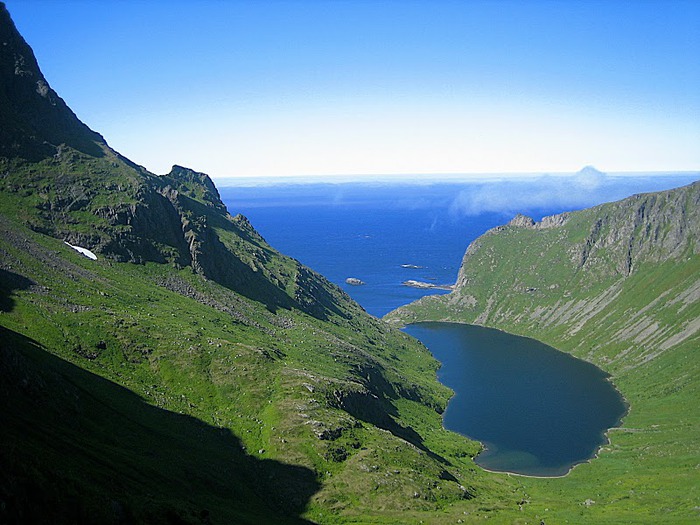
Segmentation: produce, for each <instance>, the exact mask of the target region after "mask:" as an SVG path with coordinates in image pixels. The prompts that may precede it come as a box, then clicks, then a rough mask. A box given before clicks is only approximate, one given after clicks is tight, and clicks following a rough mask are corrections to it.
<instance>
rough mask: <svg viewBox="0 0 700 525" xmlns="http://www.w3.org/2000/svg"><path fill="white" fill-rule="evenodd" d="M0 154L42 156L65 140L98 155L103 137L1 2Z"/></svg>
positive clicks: (56, 149) (51, 153)
mask: <svg viewBox="0 0 700 525" xmlns="http://www.w3.org/2000/svg"><path fill="white" fill-rule="evenodd" d="M0 79H2V82H0V156H4V157H11V156H19V157H23V158H25V159H28V160H34V161H38V160H41V159H43V158H46V157H50V156H52V155H55V154H56V153H57V151H58V147H59V145H61V144H66V145H68V146H70V147H72V148H74V149H76V150H78V151H81V152H83V153H87V154H90V155H94V156H100V155H101V154H102V152H101V148H102V147H103V146H105V145H106V143H105V140H104V138H102V136H101V135H100V134H98V133H95V132H94V131H92V130H91V129H90V128H88V127H87V126H86V125H85V124H83V123H82V122H81V121H80V120H78V118H77V117H76V116H75V114H74V113H73V111H71V109H70V108H69V107H68V106H67V105H66V103H65V102H64V101H63V99H61V97H59V96H58V94H56V92H55V91H54V90H53V89H51V86H50V85H49V83H48V82H47V81H46V79H45V78H44V75H43V74H42V73H41V70H40V69H39V65H38V64H37V61H36V58H35V57H34V52H33V51H32V49H31V48H30V47H29V46H28V45H27V43H26V42H25V41H24V39H23V38H22V36H21V35H20V34H19V33H18V32H17V29H16V28H15V25H14V23H13V22H12V19H11V18H10V14H9V13H8V11H7V8H6V7H5V4H4V3H0Z"/></svg>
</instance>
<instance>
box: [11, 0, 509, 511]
mask: <svg viewBox="0 0 700 525" xmlns="http://www.w3.org/2000/svg"><path fill="white" fill-rule="evenodd" d="M0 36H2V42H5V43H7V45H5V46H3V48H2V52H3V54H2V56H1V57H0V60H1V61H2V64H1V65H0V66H1V67H0V124H1V125H2V126H1V128H0V130H1V131H0V231H1V232H2V235H0V332H1V334H0V335H1V337H0V350H1V352H0V392H2V396H0V410H1V411H2V412H1V413H2V416H3V424H2V425H0V464H2V466H3V468H2V469H0V522H2V523H24V522H29V521H31V522H35V523H143V522H147V523H163V524H166V523H167V524H182V523H193V524H197V523H255V524H259V523H290V524H291V523H309V522H319V523H326V522H336V523H337V522H353V521H357V519H360V520H365V519H372V520H375V521H379V522H386V523H401V522H404V521H405V520H406V519H413V520H420V519H432V517H433V516H435V513H436V512H437V513H439V512H442V511H445V510H449V509H450V507H451V506H453V505H456V506H457V507H458V508H459V510H456V508H455V510H454V511H450V513H452V514H454V513H461V512H465V511H466V509H469V512H475V513H477V514H479V513H482V512H488V511H481V510H479V508H481V507H488V509H489V510H490V509H493V508H505V509H511V508H515V507H516V505H515V501H516V500H518V499H519V498H520V499H521V498H522V496H521V495H520V494H519V493H518V490H517V487H512V486H511V485H510V484H508V483H503V482H497V481H494V480H490V479H488V478H487V476H486V475H485V474H484V473H481V472H479V471H478V470H476V469H475V467H474V464H473V462H472V461H471V457H472V456H473V455H475V454H476V452H477V451H478V450H479V444H477V443H475V442H472V441H469V440H467V439H466V438H463V437H461V436H458V435H453V434H450V433H448V432H446V431H445V430H444V429H443V428H442V427H441V424H440V414H441V412H442V411H443V410H444V407H445V405H446V402H447V399H448V398H449V395H450V393H449V390H448V389H447V388H445V387H443V386H442V385H440V384H439V383H438V382H437V380H436V378H435V370H436V368H437V363H436V362H435V360H434V359H433V358H432V357H431V356H430V354H429V352H427V350H426V349H425V348H424V347H422V346H421V345H420V344H418V343H417V342H416V341H415V340H412V339H411V338H409V337H408V336H406V335H405V334H402V333H401V332H399V331H397V330H394V329H392V328H390V327H388V326H387V325H385V324H384V323H383V322H381V321H379V320H377V319H376V318H374V317H371V316H370V315H368V314H367V313H366V312H365V311H364V310H363V309H362V308H361V307H360V306H359V305H357V304H356V303H355V302H354V301H352V300H351V299H350V297H349V296H347V294H345V293H344V292H343V291H342V290H341V289H340V288H339V287H338V286H336V285H334V284H332V283H330V282H329V281H328V280H327V279H325V278H324V277H323V276H321V275H319V274H317V273H316V272H314V271H313V270H311V269H309V268H307V267H305V266H303V265H302V264H301V263H299V261H296V260H294V259H292V258H290V257H287V256H284V255H282V254H280V253H279V252H278V251H277V250H275V249H274V248H272V247H271V246H270V245H269V244H268V243H267V242H266V241H265V240H264V239H263V238H262V236H260V234H259V233H258V232H257V231H256V230H255V229H254V227H253V226H252V225H251V224H250V222H249V221H248V220H247V219H246V218H245V217H243V216H241V215H236V216H232V215H231V214H229V213H228V211H227V209H226V207H225V206H224V205H223V203H222V202H221V199H220V196H219V194H218V191H217V189H216V186H215V185H214V184H213V182H212V181H211V179H210V178H209V177H208V176H207V175H205V174H203V173H200V172H197V171H195V170H191V169H189V168H185V167H182V166H179V165H175V166H173V168H172V170H171V172H170V173H168V174H166V175H155V174H152V173H150V172H148V171H147V170H146V169H144V168H143V167H141V166H138V165H137V164H136V163H134V162H132V161H130V160H128V159H126V158H125V157H123V156H122V155H120V154H119V153H118V152H116V151H114V150H112V149H111V148H110V147H109V145H108V144H107V142H106V141H105V140H104V138H103V137H101V135H99V134H97V133H95V132H93V131H92V130H90V129H89V128H88V127H87V126H86V125H85V124H83V123H82V122H80V120H79V119H78V118H77V117H76V116H75V114H74V113H73V112H72V111H71V110H70V109H69V108H68V106H67V105H66V104H65V103H64V102H63V101H62V100H61V99H60V97H58V95H57V94H56V93H55V92H54V91H52V90H51V88H50V86H49V84H48V82H47V81H46V79H45V78H44V77H43V75H42V74H41V71H40V70H39V68H38V65H37V64H36V60H35V58H34V55H33V53H32V52H31V49H30V48H29V46H28V45H27V44H26V42H25V41H24V40H23V39H22V37H21V36H20V35H19V34H18V33H17V31H16V28H15V26H14V24H13V23H12V21H11V19H10V17H9V14H8V12H7V10H6V8H5V6H4V5H2V7H1V8H0ZM16 66H17V67H16ZM66 242H68V243H69V244H71V245H73V246H78V247H81V248H85V249H89V250H90V251H92V252H94V253H95V254H96V255H97V259H96V260H92V259H88V258H86V257H84V256H83V255H81V254H80V253H77V252H76V251H75V250H74V249H73V248H71V247H69V246H66V244H65V243H66ZM477 500H478V501H477ZM358 516H359V518H358ZM445 519H448V518H445ZM449 519H450V520H451V518H449ZM451 521H452V520H451Z"/></svg>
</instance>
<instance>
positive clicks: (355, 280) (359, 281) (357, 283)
mask: <svg viewBox="0 0 700 525" xmlns="http://www.w3.org/2000/svg"><path fill="white" fill-rule="evenodd" d="M345 283H346V284H350V285H352V286H362V285H363V284H366V283H365V282H364V281H363V280H362V279H358V278H357V277H348V278H347V279H345Z"/></svg>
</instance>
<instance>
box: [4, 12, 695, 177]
mask: <svg viewBox="0 0 700 525" xmlns="http://www.w3.org/2000/svg"><path fill="white" fill-rule="evenodd" d="M6 5H7V7H8V9H9V11H10V13H11V15H12V16H13V19H14V20H15V23H16V25H17V27H18V28H19V30H20V32H21V33H22V34H23V36H24V37H25V39H26V40H27V41H28V43H29V44H30V45H31V46H32V47H33V49H34V51H35V54H36V55H37V58H38V60H39V63H40V66H41V67H42V70H43V72H44V74H45V76H46V77H47V79H48V81H49V83H50V84H51V85H52V87H54V89H56V91H58V93H59V94H60V95H61V96H62V97H63V98H64V99H65V100H66V102H67V103H68V104H69V105H70V106H71V107H72V108H73V109H74V111H75V112H76V113H77V114H78V116H79V117H80V118H81V119H82V120H83V121H84V122H86V123H87V124H88V125H89V126H90V127H92V128H93V129H95V130H97V131H99V132H100V133H102V134H103V135H104V136H105V137H106V138H107V140H108V142H109V143H110V144H111V145H112V146H113V147H114V148H115V149H117V150H118V151H120V152H121V153H122V154H124V155H126V156H127V157H129V158H131V159H132V160H134V161H135V162H137V163H139V164H142V165H144V166H146V167H147V168H148V169H150V170H151V171H154V172H156V173H165V172H167V171H169V169H170V166H171V165H172V164H182V165H186V166H189V167H192V168H194V169H197V170H200V171H205V172H207V173H209V174H211V175H212V176H213V177H238V176H246V177H250V176H286V175H330V174H339V175H355V174H357V175H367V174H402V173H411V174H426V177H428V176H430V175H428V174H436V173H494V172H538V173H539V172H574V171H577V170H579V169H581V168H582V167H583V166H584V165H589V164H590V165H595V166H596V167H597V168H599V169H601V170H603V171H609V172H619V171H658V170H661V171H664V170H669V171H670V170H698V169H700V59H699V58H698V57H700V2H698V1H694V0H686V1H674V0H663V1H653V0H646V1H645V0H637V1H631V0H630V1H616V0H603V1H596V0H586V1H575V0H570V1H564V0H561V1H556V0H541V1H534V0H532V1H528V0H513V1H462V2H456V1H455V2H448V1H439V0H432V1H428V2H421V1H417V0H415V1H411V0H408V1H403V2H389V1H306V2H304V1H292V0H286V1H278V2H271V1H270V2H267V1H260V0H258V1H238V2H237V1H228V2H227V1H223V0H221V1H214V0H210V1H188V2H184V1H179V0H170V1H156V0H151V1H147V0H141V1H136V0H126V1H120V2H111V1H101V2H92V1H87V0H82V1H78V0H73V1H68V0H65V1H61V0H6Z"/></svg>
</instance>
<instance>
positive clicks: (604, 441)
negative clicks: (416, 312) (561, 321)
mask: <svg viewBox="0 0 700 525" xmlns="http://www.w3.org/2000/svg"><path fill="white" fill-rule="evenodd" d="M432 323H435V324H440V325H442V324H444V325H456V326H465V327H466V326H469V327H475V328H479V329H488V330H493V331H495V332H498V333H501V334H503V335H507V336H513V337H518V338H522V339H524V340H529V341H531V342H534V343H536V344H537V345H543V346H544V347H547V348H549V349H551V350H552V351H554V352H557V353H558V354H561V356H562V357H563V356H566V357H568V358H571V359H574V360H576V361H578V362H580V363H586V364H587V365H590V366H592V367H594V368H595V370H596V371H597V372H600V373H602V374H603V375H604V377H603V378H602V379H603V380H604V381H605V382H606V383H608V384H609V385H610V387H611V389H612V391H614V393H615V394H616V397H617V398H618V400H619V402H620V404H621V406H622V410H623V411H622V413H621V415H620V416H619V417H618V418H617V421H616V422H615V424H614V425H612V426H609V427H607V428H606V429H605V431H603V432H602V433H601V434H600V436H599V438H600V442H599V444H598V445H597V446H596V447H595V449H594V451H593V453H592V455H590V456H589V457H587V458H585V459H581V460H579V461H576V462H575V463H572V464H571V465H570V466H569V467H568V469H567V470H566V472H563V473H560V474H535V473H528V472H518V471H517V470H508V469H503V470H498V469H494V468H489V467H488V466H485V465H482V464H480V463H479V462H478V460H477V458H478V457H479V456H480V455H482V454H484V453H486V452H487V451H488V450H489V445H488V444H487V443H485V442H484V441H482V440H481V439H477V438H474V437H472V436H470V435H469V433H465V432H462V431H460V430H457V429H454V428H448V427H447V426H446V425H445V416H446V415H447V407H446V409H445V414H444V415H443V423H442V426H443V428H444V429H445V430H448V431H450V432H456V433H458V434H460V435H462V436H464V437H466V438H467V439H470V440H473V441H477V442H479V443H480V444H481V445H482V447H483V449H482V451H481V452H479V454H477V455H476V456H474V458H473V460H474V464H475V465H477V466H478V467H479V468H480V469H482V470H484V471H486V472H490V473H494V474H507V475H509V476H522V477H528V478H541V479H554V478H563V477H566V476H568V475H569V474H571V472H572V471H573V469H574V468H576V467H577V466H578V465H581V464H585V463H590V462H591V461H593V460H594V459H597V458H599V457H600V455H601V451H603V449H604V448H605V447H607V446H609V445H610V444H611V441H610V432H612V431H614V430H616V429H620V428H621V427H622V424H623V422H624V419H625V418H626V417H627V416H628V415H629V412H630V409H631V406H630V404H629V402H628V401H627V399H626V398H625V397H624V396H623V395H622V392H620V390H619V389H618V388H617V386H616V385H615V382H614V381H613V376H612V375H611V374H609V373H608V372H607V371H605V370H603V369H601V368H599V367H598V366H597V365H596V364H594V363H591V362H590V361H588V360H586V359H581V358H579V357H576V356H574V355H572V354H570V353H568V352H564V351H562V350H559V349H557V348H554V347H551V346H549V345H547V344H546V343H544V342H542V341H539V340H538V339H535V338H534V337H527V336H518V335H515V334H511V333H509V332H507V331H505V330H502V329H497V328H491V327H485V326H483V325H477V324H472V323H461V322H452V321H450V322H443V321H434V322H432V321H431V322H427V323H421V322H419V323H409V324H407V325H406V326H405V327H403V329H404V330H405V329H406V328H409V327H410V326H417V325H421V324H432ZM409 335H411V336H412V337H416V338H417V339H419V340H420V341H421V342H422V343H423V344H424V345H425V346H426V347H428V349H429V350H430V352H431V354H432V355H433V357H434V358H435V359H436V360H438V361H439V363H440V367H439V369H438V370H443V369H444V367H445V362H444V361H443V360H442V359H440V358H439V357H438V356H437V355H436V354H435V353H434V352H433V350H431V349H430V347H429V346H428V344H426V343H425V342H424V341H423V340H422V339H421V338H420V337H417V336H416V335H413V334H411V333H409ZM436 375H438V377H437V379H438V381H440V383H441V384H443V385H445V386H447V387H448V388H450V390H452V392H453V394H452V396H451V397H450V399H449V400H448V405H449V404H450V403H451V402H452V401H453V400H454V399H455V397H456V395H457V392H456V391H455V388H454V387H453V385H450V384H447V383H446V382H443V379H442V378H440V377H439V374H438V373H437V372H436ZM448 382H449V381H448ZM523 452H525V453H529V452H526V451H523ZM525 470H527V469H525Z"/></svg>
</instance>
